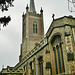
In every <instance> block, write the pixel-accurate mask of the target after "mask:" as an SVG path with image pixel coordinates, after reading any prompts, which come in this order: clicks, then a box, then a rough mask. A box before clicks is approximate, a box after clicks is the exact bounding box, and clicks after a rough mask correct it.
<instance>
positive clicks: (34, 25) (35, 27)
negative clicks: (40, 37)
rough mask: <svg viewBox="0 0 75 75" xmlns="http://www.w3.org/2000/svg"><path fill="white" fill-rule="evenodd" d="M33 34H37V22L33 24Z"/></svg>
mask: <svg viewBox="0 0 75 75" xmlns="http://www.w3.org/2000/svg"><path fill="white" fill-rule="evenodd" d="M33 33H35V34H37V22H34V23H33Z"/></svg>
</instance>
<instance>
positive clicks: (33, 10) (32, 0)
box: [30, 0, 36, 13]
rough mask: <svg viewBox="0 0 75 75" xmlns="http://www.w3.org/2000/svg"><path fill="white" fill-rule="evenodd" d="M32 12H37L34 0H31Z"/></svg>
mask: <svg viewBox="0 0 75 75" xmlns="http://www.w3.org/2000/svg"><path fill="white" fill-rule="evenodd" d="M30 12H33V13H35V12H36V10H35V4H34V0H30Z"/></svg>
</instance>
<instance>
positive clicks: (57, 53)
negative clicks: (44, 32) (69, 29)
mask: <svg viewBox="0 0 75 75" xmlns="http://www.w3.org/2000/svg"><path fill="white" fill-rule="evenodd" d="M51 43H52V47H53V51H54V52H53V53H54V61H55V70H56V74H60V73H63V72H65V66H64V58H63V48H62V43H61V36H60V35H56V36H54V38H53V40H52V41H51Z"/></svg>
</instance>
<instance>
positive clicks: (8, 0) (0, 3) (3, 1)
mask: <svg viewBox="0 0 75 75" xmlns="http://www.w3.org/2000/svg"><path fill="white" fill-rule="evenodd" d="M13 1H14V0H0V9H1V11H2V12H4V11H8V8H9V7H13V6H14V5H13V4H12V3H13ZM9 21H11V17H10V16H8V17H6V16H4V17H1V18H0V25H1V24H3V27H4V26H6V25H8V23H9Z"/></svg>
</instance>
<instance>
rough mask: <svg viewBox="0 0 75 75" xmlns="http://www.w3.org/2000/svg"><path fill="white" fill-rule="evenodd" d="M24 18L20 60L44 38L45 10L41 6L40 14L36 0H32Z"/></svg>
mask: <svg viewBox="0 0 75 75" xmlns="http://www.w3.org/2000/svg"><path fill="white" fill-rule="evenodd" d="M22 18H23V22H22V23H23V24H22V44H21V55H20V60H21V59H23V57H24V56H25V55H26V54H27V53H28V52H29V51H30V50H32V49H33V48H34V46H36V45H38V43H39V42H40V41H41V39H43V38H44V25H43V10H42V8H41V10H40V14H37V13H36V10H35V4H34V0H30V7H28V5H27V7H26V14H24V13H23V15H22Z"/></svg>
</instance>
